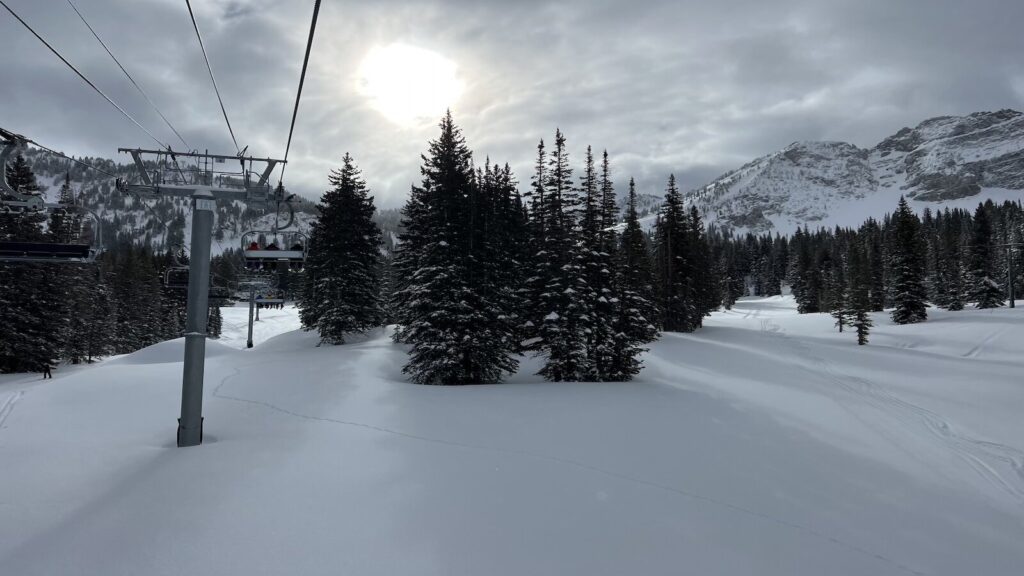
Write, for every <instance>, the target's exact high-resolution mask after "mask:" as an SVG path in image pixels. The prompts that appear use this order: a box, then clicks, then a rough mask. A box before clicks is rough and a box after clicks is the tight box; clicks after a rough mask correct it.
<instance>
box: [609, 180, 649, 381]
mask: <svg viewBox="0 0 1024 576" xmlns="http://www.w3.org/2000/svg"><path fill="white" fill-rule="evenodd" d="M625 224H626V225H625V228H624V230H623V231H622V239H621V243H620V247H619V250H618V251H617V254H616V256H617V265H616V267H615V268H616V277H615V294H616V295H615V299H614V301H613V302H614V304H615V310H616V312H617V317H616V319H615V324H614V331H615V333H614V338H613V344H612V362H611V365H610V368H608V369H606V370H605V378H606V379H607V380H611V381H623V380H629V379H631V378H632V377H633V376H634V375H636V374H637V373H639V372H640V370H641V369H642V368H643V364H642V362H641V360H640V354H641V353H642V352H643V351H644V350H645V348H644V345H645V344H647V343H649V342H653V341H654V340H655V339H656V338H657V337H658V330H657V328H655V326H654V322H655V318H657V315H658V310H657V306H656V304H655V300H654V299H655V292H654V274H653V271H652V265H651V257H650V251H649V250H648V248H647V238H646V236H645V235H644V232H643V229H642V228H641V227H640V220H639V216H638V215H637V211H636V185H635V183H634V182H633V179H632V178H630V180H629V197H628V200H627V204H626V215H625Z"/></svg>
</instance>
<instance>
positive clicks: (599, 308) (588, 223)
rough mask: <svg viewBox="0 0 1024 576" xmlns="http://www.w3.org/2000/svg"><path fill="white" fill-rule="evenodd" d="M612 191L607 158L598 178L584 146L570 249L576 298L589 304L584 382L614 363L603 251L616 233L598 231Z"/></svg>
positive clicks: (608, 261) (610, 280) (608, 263)
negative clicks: (577, 271)
mask: <svg viewBox="0 0 1024 576" xmlns="http://www.w3.org/2000/svg"><path fill="white" fill-rule="evenodd" d="M611 188H612V183H611V180H610V168H609V166H608V160H607V157H605V159H604V161H603V162H602V169H601V175H600V176H598V173H597V170H596V168H595V166H594V156H593V152H592V151H591V148H590V146H587V154H586V157H585V160H584V170H583V175H582V177H581V178H580V200H581V204H582V205H581V211H580V212H581V221H580V223H579V225H578V226H577V228H576V230H577V233H576V239H575V240H574V242H573V245H574V248H575V249H576V252H577V258H578V260H579V262H580V268H581V272H582V273H583V276H584V278H583V282H580V287H581V288H580V291H581V293H578V294H577V297H578V298H581V299H586V300H589V301H590V302H592V307H591V310H590V312H589V315H588V317H587V318H586V326H585V327H584V332H585V333H586V334H587V356H588V367H589V369H590V373H589V374H587V375H586V376H585V378H586V379H587V380H593V381H602V380H606V379H608V374H607V373H608V371H609V370H610V369H611V364H612V362H613V361H614V359H613V350H612V348H613V346H612V339H613V334H614V330H615V323H616V320H617V316H618V313H617V311H616V309H615V308H616V306H615V302H614V300H615V294H614V290H613V284H614V281H615V271H614V269H615V264H614V262H613V260H612V256H611V253H610V252H609V251H607V250H606V249H607V247H608V246H609V243H608V239H609V234H611V235H614V234H615V232H614V230H612V231H608V230H604V229H603V228H602V227H601V226H602V224H603V223H604V222H605V221H606V220H607V217H606V216H605V215H604V213H603V212H604V208H605V206H606V204H605V202H604V195H605V194H606V193H607V191H608V190H609V189H611ZM612 193H614V192H612ZM613 243H614V236H612V244H613Z"/></svg>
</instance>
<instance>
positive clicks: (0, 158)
mask: <svg viewBox="0 0 1024 576" xmlns="http://www.w3.org/2000/svg"><path fill="white" fill-rule="evenodd" d="M0 142H2V144H3V150H0V213H2V214H20V213H23V212H43V211H47V210H63V211H65V212H69V211H75V212H78V213H79V214H82V215H83V216H86V217H92V218H93V219H95V220H96V225H97V230H99V228H100V227H101V226H102V220H100V218H99V216H97V215H96V214H93V213H92V212H90V211H89V210H85V209H84V208H81V207H78V206H67V205H64V204H48V203H46V201H45V200H44V199H43V197H42V195H40V194H25V193H22V192H21V191H19V190H15V189H14V187H13V186H11V185H10V184H9V183H8V182H7V160H8V158H10V156H11V153H12V152H13V151H14V150H15V149H16V148H17V147H18V146H20V145H22V144H25V143H27V142H28V140H27V139H26V138H25V137H24V136H20V135H18V134H14V133H13V132H8V131H7V130H4V129H3V128H0ZM98 236H99V234H98V233H97V234H96V237H98ZM97 253H98V250H97V249H96V248H94V247H93V246H91V245H89V244H84V243H78V242H76V243H64V242H22V241H17V240H13V241H12V240H4V241H0V262H47V263H66V264H89V263H92V262H94V261H95V260H96V255H97Z"/></svg>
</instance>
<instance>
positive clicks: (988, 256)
mask: <svg viewBox="0 0 1024 576" xmlns="http://www.w3.org/2000/svg"><path fill="white" fill-rule="evenodd" d="M989 205H991V201H989ZM992 239H993V234H992V220H991V216H990V215H989V208H988V207H987V206H986V205H985V204H979V205H978V209H977V210H975V211H974V228H973V231H972V236H971V246H970V248H969V254H970V268H969V270H968V296H967V297H968V300H970V301H971V302H974V303H975V305H976V306H977V307H978V308H998V307H999V306H1002V305H1003V298H1004V295H1003V289H1002V287H1001V286H1000V285H999V282H998V281H996V279H995V278H996V276H997V274H996V272H995V270H996V268H997V266H998V263H997V262H996V258H998V252H997V251H996V249H995V248H994V247H993V246H992V244H993V241H992Z"/></svg>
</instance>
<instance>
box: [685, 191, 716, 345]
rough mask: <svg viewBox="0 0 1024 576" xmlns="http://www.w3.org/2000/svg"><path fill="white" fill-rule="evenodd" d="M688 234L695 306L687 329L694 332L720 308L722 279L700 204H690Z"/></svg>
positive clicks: (688, 270) (688, 268)
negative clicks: (697, 205) (719, 277)
mask: <svg viewBox="0 0 1024 576" xmlns="http://www.w3.org/2000/svg"><path fill="white" fill-rule="evenodd" d="M686 223H687V225H688V227H689V229H688V231H687V235H686V251H687V257H686V259H685V262H686V277H687V281H688V283H689V284H690V293H691V294H692V295H693V306H692V308H691V311H690V316H689V317H688V318H687V322H686V330H685V331H687V332H693V331H694V330H696V329H698V328H700V327H701V326H703V324H704V317H705V316H709V315H710V314H711V312H712V311H714V310H716V309H718V307H719V305H720V301H719V299H718V289H717V288H718V279H717V278H716V274H715V268H714V266H713V265H712V260H711V248H710V246H709V245H708V241H707V237H706V235H705V232H704V222H703V221H702V220H701V217H700V212H699V211H698V210H697V207H696V206H691V207H690V215H689V218H687V222H686Z"/></svg>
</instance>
